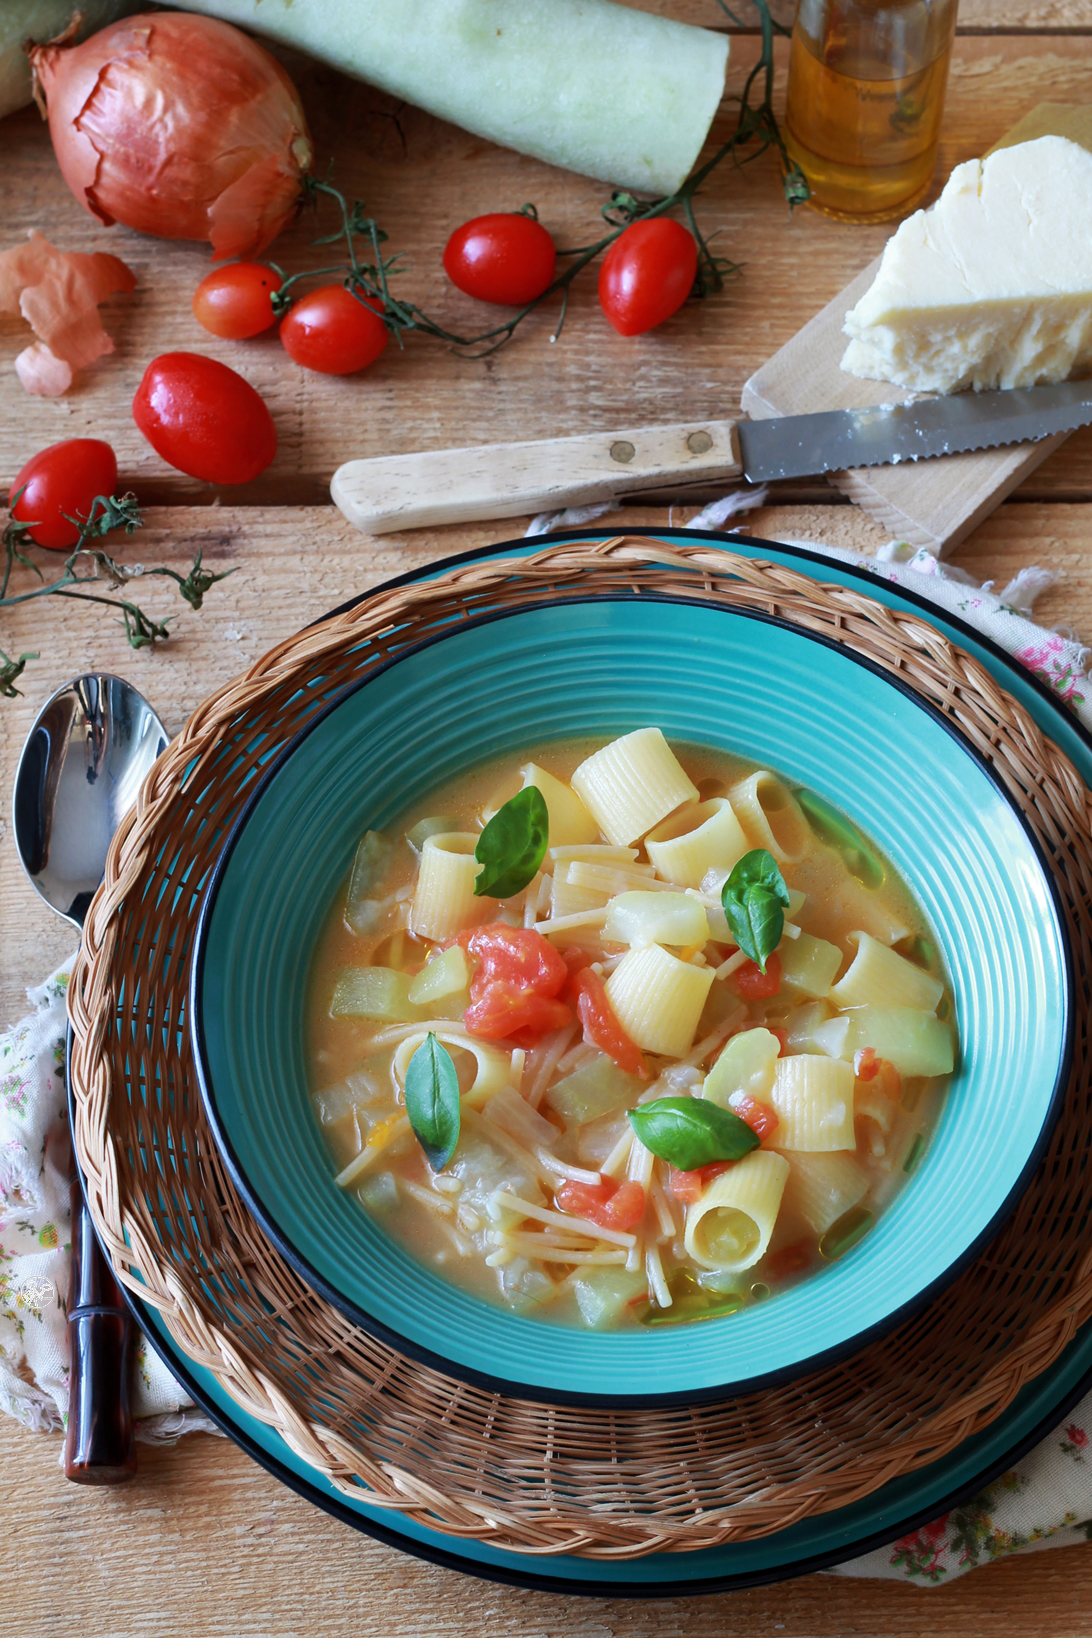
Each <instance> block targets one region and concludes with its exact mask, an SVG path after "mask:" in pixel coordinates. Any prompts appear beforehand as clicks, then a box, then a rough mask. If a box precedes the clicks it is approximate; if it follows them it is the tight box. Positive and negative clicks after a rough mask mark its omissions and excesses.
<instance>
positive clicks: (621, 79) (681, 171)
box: [187, 0, 728, 193]
mask: <svg viewBox="0 0 1092 1638" xmlns="http://www.w3.org/2000/svg"><path fill="white" fill-rule="evenodd" d="M187 9H188V10H191V11H203V12H207V13H208V14H209V15H210V16H213V17H222V18H224V19H225V20H226V21H228V22H231V23H238V24H240V25H241V26H243V27H244V28H250V29H253V30H254V31H255V32H256V33H258V34H265V35H268V36H270V37H271V38H273V39H276V40H283V41H285V43H286V44H289V45H293V46H296V47H298V48H299V49H300V50H302V51H307V52H309V53H310V54H311V55H312V56H314V57H318V58H320V59H321V60H322V61H323V62H326V63H330V64H331V65H332V66H333V67H335V68H340V69H343V70H344V71H345V72H346V73H347V74H353V75H355V76H356V77H357V78H358V79H362V80H367V81H368V82H369V83H370V84H371V85H377V86H380V87H381V88H382V89H383V90H384V91H389V92H390V93H391V94H392V95H393V96H396V97H401V98H404V99H405V100H406V101H407V102H412V103H416V104H417V106H418V107H420V108H426V109H428V110H429V112H430V113H433V114H437V115H438V116H439V117H440V118H441V119H447V120H451V121H452V122H453V123H454V124H456V125H461V126H463V128H464V129H465V130H467V131H473V132H474V133H475V134H476V135H478V136H483V137H488V138H489V139H490V140H491V141H493V142H499V143H501V144H502V145H503V146H504V147H506V148H515V149H516V150H517V151H518V152H519V153H524V154H533V155H534V156H535V157H536V158H538V159H545V160H548V161H549V162H550V163H551V164H554V165H562V166H564V167H565V168H566V169H568V170H572V171H580V172H582V173H583V174H584V175H586V176H594V177H598V178H599V179H600V180H601V181H604V182H614V183H617V184H619V185H620V186H622V187H627V188H637V189H640V190H642V191H649V192H653V193H671V192H673V191H674V190H675V188H677V187H678V186H679V183H680V182H681V181H682V180H683V178H684V177H685V176H686V174H687V172H688V171H689V170H690V169H691V168H692V166H693V164H694V161H695V160H696V158H697V156H698V154H699V152H700V150H701V146H702V143H703V142H704V141H705V137H706V134H707V132H708V130H709V127H710V125H711V124H712V120H713V115H714V114H715V113H716V110H717V104H718V103H719V101H720V98H721V95H722V94H723V91H724V72H725V66H726V64H727V61H728V37H727V35H724V34H714V33H712V32H711V31H710V30H708V29H702V28H693V27H691V26H690V25H689V24H687V23H676V22H672V21H671V20H669V19H668V18H664V17H653V16H650V15H649V14H648V13H647V12H642V11H633V10H631V9H630V8H629V7H627V6H619V5H614V4H612V3H611V0H188V5H187Z"/></svg>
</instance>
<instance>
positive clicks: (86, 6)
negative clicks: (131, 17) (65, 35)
mask: <svg viewBox="0 0 1092 1638" xmlns="http://www.w3.org/2000/svg"><path fill="white" fill-rule="evenodd" d="M141 3H142V0H0V119H2V118H3V117H4V115H5V114H11V113H13V112H14V111H15V109H16V108H22V107H23V106H24V104H25V103H28V102H29V101H30V64H29V63H28V62H27V55H26V52H25V51H24V50H23V45H24V43H25V42H26V41H27V40H34V41H36V42H38V43H39V44H40V43H41V42H42V41H43V40H52V39H53V38H54V36H55V35H57V34H60V33H62V32H63V30H64V29H66V28H67V27H68V25H69V23H70V22H71V21H72V14H73V12H75V11H80V12H81V13H82V14H83V19H84V21H83V27H82V28H81V30H80V33H79V38H80V39H81V40H85V39H86V38H87V36H88V35H89V34H94V32H95V30H96V29H100V28H105V26H106V24H107V23H112V22H113V21H114V19H115V18H116V17H124V16H126V15H127V14H128V13H130V12H134V11H139V10H140V7H141ZM143 3H144V4H146V3H147V0H143Z"/></svg>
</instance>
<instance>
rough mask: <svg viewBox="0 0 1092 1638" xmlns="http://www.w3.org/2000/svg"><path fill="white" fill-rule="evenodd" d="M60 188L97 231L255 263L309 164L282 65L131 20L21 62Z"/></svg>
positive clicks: (197, 30)
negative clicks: (197, 246) (187, 242)
mask: <svg viewBox="0 0 1092 1638" xmlns="http://www.w3.org/2000/svg"><path fill="white" fill-rule="evenodd" d="M28 55H29V57H30V61H31V66H32V68H33V70H34V76H35V94H36V95H37V96H38V97H39V101H40V99H41V96H42V95H44V97H45V103H46V113H47V117H48V119H49V132H50V136H51V137H52V139H53V148H54V152H55V153H56V155H57V160H58V163H59V164H60V167H61V171H62V173H63V175H64V179H65V181H66V182H67V183H68V186H69V187H70V188H71V189H72V192H73V193H74V194H75V196H76V198H77V199H78V200H79V201H80V202H81V204H83V205H85V206H86V207H87V209H88V210H89V211H91V212H92V213H93V214H94V215H95V216H97V217H98V218H99V220H100V221H102V222H104V223H106V225H107V226H108V227H109V226H112V225H113V224H114V223H115V222H123V223H124V224H125V226H126V227H131V228H135V229H136V230H137V231H138V232H140V233H150V234H153V235H155V236H156V237H158V238H162V239H208V240H209V241H210V242H211V244H212V248H213V254H214V257H215V258H216V259H218V260H219V259H221V258H223V257H226V256H256V255H258V254H259V253H260V252H261V251H262V250H264V248H265V247H266V245H268V244H269V243H270V242H271V240H273V239H275V238H276V236H277V234H278V233H280V231H281V230H282V228H284V227H285V226H286V225H287V223H288V222H290V221H291V219H292V217H293V215H294V214H295V211H296V208H297V206H298V203H299V199H300V192H301V178H302V177H303V175H304V174H305V173H306V172H307V171H308V170H309V168H310V165H311V159H312V153H313V150H312V147H311V138H310V136H309V134H308V131H307V120H306V116H305V115H304V112H303V107H302V104H301V103H300V99H299V96H298V94H297V92H296V88H295V86H294V85H293V84H292V81H291V80H290V79H289V77H288V75H287V74H286V73H285V71H284V69H283V68H282V67H281V65H280V64H279V63H278V62H276V61H275V60H274V58H272V57H271V56H270V55H269V53H268V52H267V51H264V50H263V49H262V47H261V46H259V45H258V44H257V43H256V42H255V41H254V40H252V39H250V38H249V36H248V35H246V34H243V33H241V32H240V31H239V30H238V29H236V28H232V26H231V25H230V24H229V23H221V22H219V21H217V20H216V19H215V18H211V17H198V16H193V15H188V14H186V13H184V12H155V13H154V14H147V15H146V14H141V15H139V16H136V17H129V18H126V19H124V20H123V21H121V22H118V23H114V24H112V25H111V26H110V27H108V28H104V29H100V31H99V32H98V33H97V34H93V35H92V36H91V38H90V39H89V40H85V41H84V42H83V44H82V45H75V46H74V45H68V44H66V43H64V42H62V41H55V42H54V43H53V44H51V45H38V46H32V47H29V48H28Z"/></svg>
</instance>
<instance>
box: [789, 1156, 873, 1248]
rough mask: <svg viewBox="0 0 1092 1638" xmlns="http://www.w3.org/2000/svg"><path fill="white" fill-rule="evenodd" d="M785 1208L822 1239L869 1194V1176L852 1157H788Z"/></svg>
mask: <svg viewBox="0 0 1092 1638" xmlns="http://www.w3.org/2000/svg"><path fill="white" fill-rule="evenodd" d="M788 1159H789V1163H790V1173H789V1180H788V1182H787V1183H786V1185H785V1208H786V1210H792V1211H795V1212H796V1214H797V1215H798V1216H799V1217H801V1218H803V1220H804V1222H805V1223H807V1225H808V1227H809V1228H812V1229H814V1230H815V1233H816V1234H817V1235H818V1236H819V1237H820V1239H821V1238H822V1236H823V1235H824V1234H825V1233H826V1232H827V1229H828V1228H830V1226H831V1224H832V1223H836V1222H837V1221H838V1219H839V1217H844V1216H845V1214H846V1212H847V1211H849V1210H850V1208H851V1207H853V1206H856V1205H858V1204H859V1202H860V1201H862V1200H863V1199H864V1197H865V1195H866V1194H867V1193H868V1188H869V1177H868V1173H867V1172H866V1171H865V1169H864V1167H863V1166H862V1165H860V1163H859V1162H858V1161H857V1160H856V1159H855V1157H854V1156H853V1155H851V1154H847V1153H846V1152H845V1151H844V1150H836V1151H833V1152H831V1153H828V1154H804V1153H800V1152H796V1153H793V1154H791V1155H790V1156H789V1157H788Z"/></svg>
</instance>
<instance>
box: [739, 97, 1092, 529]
mask: <svg viewBox="0 0 1092 1638" xmlns="http://www.w3.org/2000/svg"><path fill="white" fill-rule="evenodd" d="M1044 135H1055V136H1064V137H1069V138H1070V139H1071V140H1072V141H1074V142H1080V143H1081V144H1082V145H1083V146H1084V147H1086V148H1088V149H1090V150H1092V109H1088V108H1069V107H1066V106H1064V105H1060V104H1056V103H1042V104H1040V105H1039V106H1038V107H1037V108H1034V109H1032V110H1031V112H1030V113H1029V114H1027V115H1026V116H1025V117H1024V119H1022V120H1021V121H1020V122H1019V124H1017V125H1016V126H1014V127H1013V129H1012V130H1011V131H1009V132H1008V134H1007V135H1006V136H1005V137H1004V138H1003V139H1002V141H1001V142H999V143H998V144H997V147H998V148H1002V147H1009V146H1013V145H1015V144H1016V143H1020V142H1028V141H1031V140H1033V139H1034V138H1035V137H1039V136H1044ZM881 259H882V258H880V257H877V258H876V260H875V261H874V262H873V263H872V264H871V265H870V266H869V267H866V268H865V269H864V271H863V272H862V273H861V274H860V275H859V277H858V278H856V279H855V280H854V281H853V283H852V284H850V285H848V286H847V287H846V288H845V289H844V290H843V291H841V292H840V294H839V295H837V296H836V297H835V298H834V300H833V301H832V302H829V303H828V304H827V306H826V307H824V308H823V310H822V311H821V312H819V313H817V314H816V315H815V317H814V318H813V319H812V320H811V321H810V322H809V323H808V324H806V325H805V326H804V328H803V329H802V330H800V331H799V332H798V333H797V334H796V335H795V336H794V337H793V339H792V340H791V341H790V342H787V343H786V345H785V346H784V347H782V348H781V350H780V351H779V352H777V353H775V354H774V356H773V358H771V359H770V360H769V361H768V362H767V363H766V364H764V365H763V366H762V368H761V369H760V370H758V371H757V372H756V373H755V374H754V375H753V376H752V377H751V379H750V380H749V381H748V382H747V384H746V385H745V387H744V389H743V396H742V406H743V409H744V410H745V411H746V412H747V414H748V415H750V416H751V417H752V418H753V419H755V420H761V419H764V418H766V417H768V416H772V415H802V414H807V413H809V412H812V411H817V410H825V409H851V408H854V407H858V406H861V405H865V404H905V403H908V402H910V401H911V400H912V399H913V398H914V397H915V396H916V395H915V394H914V393H913V392H911V391H909V390H908V389H907V388H905V387H900V386H896V385H894V384H892V383H889V382H885V381H871V380H868V381H866V380H859V379H857V378H856V377H854V376H852V375H848V374H846V373H845V371H843V370H842V369H841V368H840V365H841V360H842V356H843V353H844V352H845V347H846V338H845V335H844V333H843V329H842V326H843V324H844V323H845V317H846V313H847V312H848V311H849V310H850V309H851V308H853V307H855V306H856V304H857V303H858V302H859V301H860V300H861V298H862V297H863V296H864V295H865V294H866V292H867V291H868V290H869V289H870V287H871V286H872V284H873V282H874V280H875V278H876V274H877V272H878V271H879V267H880V262H881ZM1066 436H1068V435H1067V434H1065V433H1058V434H1056V435H1055V436H1053V437H1051V438H1043V439H1040V440H1039V442H1038V443H1035V444H1019V445H1015V446H1011V447H1008V448H1004V449H992V450H983V451H982V452H981V453H978V454H967V455H945V456H943V457H942V458H940V459H937V460H931V461H921V462H918V463H916V464H915V465H913V466H897V467H894V466H873V467H859V468H855V469H853V470H851V471H847V472H835V473H832V474H831V475H830V481H831V482H832V483H833V484H834V485H835V486H836V487H837V488H838V489H840V490H841V491H842V492H843V494H846V495H848V496H849V497H850V499H852V500H854V501H856V502H857V504H858V505H859V506H861V507H862V508H863V509H864V510H865V511H866V512H868V513H869V514H870V515H871V516H872V517H874V518H876V519H877V520H878V521H879V522H880V523H882V524H883V525H884V527H885V528H886V529H888V530H890V532H891V534H892V536H893V537H895V538H896V539H899V540H907V541H909V542H910V543H911V544H912V545H914V546H924V547H926V548H927V549H928V550H929V551H931V552H934V553H936V554H938V555H940V556H945V555H946V554H947V553H949V552H950V551H952V550H953V549H954V547H956V546H957V545H958V544H959V542H960V541H961V540H963V539H965V538H966V536H967V535H968V534H970V532H971V530H972V529H974V528H975V526H976V525H977V524H978V523H980V522H981V521H982V519H983V518H984V517H987V516H988V515H989V513H990V512H992V511H993V509H994V507H995V506H997V505H998V504H999V503H1000V502H1001V501H1002V500H1003V499H1004V498H1005V496H1006V495H1007V494H1009V493H1010V492H1011V491H1012V490H1013V489H1015V487H1016V485H1017V484H1018V483H1020V482H1021V481H1022V480H1023V479H1024V478H1025V477H1026V476H1027V475H1028V473H1029V472H1033V471H1034V470H1035V468H1036V467H1037V466H1038V465H1039V464H1040V463H1041V462H1042V461H1044V460H1045V459H1046V457H1047V456H1048V455H1050V454H1052V453H1053V451H1054V450H1055V449H1057V448H1058V447H1059V445H1060V444H1061V443H1062V441H1063V439H1064V438H1065V437H1066Z"/></svg>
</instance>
